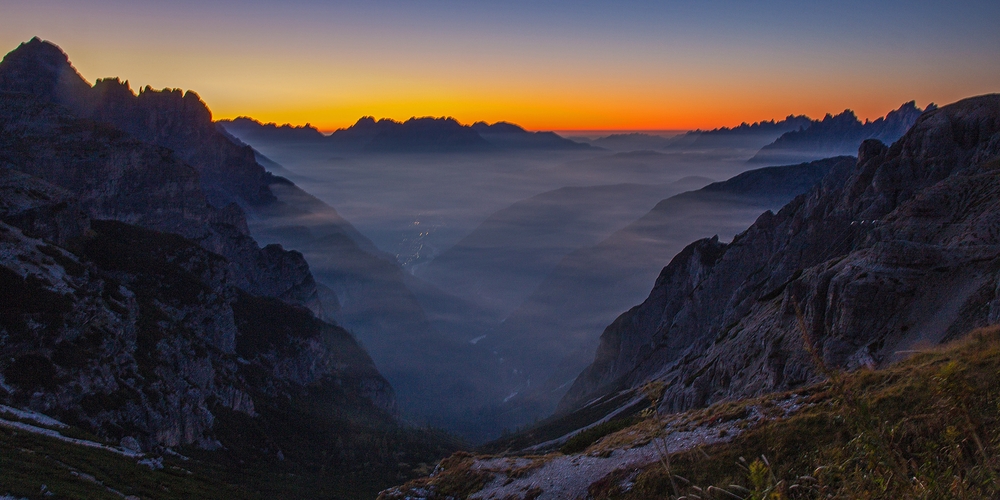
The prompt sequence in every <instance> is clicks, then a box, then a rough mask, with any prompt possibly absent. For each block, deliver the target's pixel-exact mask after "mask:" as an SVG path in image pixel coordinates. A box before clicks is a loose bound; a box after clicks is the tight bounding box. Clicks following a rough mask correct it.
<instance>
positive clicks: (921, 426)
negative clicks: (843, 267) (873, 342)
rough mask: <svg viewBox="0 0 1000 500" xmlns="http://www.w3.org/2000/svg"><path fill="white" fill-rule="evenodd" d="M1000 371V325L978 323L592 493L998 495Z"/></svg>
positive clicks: (838, 379)
mask: <svg viewBox="0 0 1000 500" xmlns="http://www.w3.org/2000/svg"><path fill="white" fill-rule="evenodd" d="M998 374H1000V328H998V327H992V328H988V329H980V330H977V331H975V332H973V333H972V334H971V335H969V336H968V337H967V338H966V339H965V340H962V341H960V342H958V343H955V344H951V345H948V346H945V347H942V348H939V349H936V350H933V351H929V352H923V353H920V354H917V355H915V356H913V357H912V358H910V359H909V360H907V361H905V362H902V363H899V364H897V365H894V366H892V367H889V368H887V369H884V370H877V371H868V370H865V371H859V372H856V373H852V374H848V375H842V374H837V373H830V375H831V379H830V381H828V382H825V383H823V384H821V385H819V386H817V387H815V388H814V390H815V392H814V393H813V396H812V398H811V399H812V402H813V405H812V406H811V407H809V408H807V409H805V410H803V411H801V412H799V413H796V414H795V415H794V416H792V417H790V418H788V419H783V420H776V421H771V422H768V423H766V424H764V425H761V426H759V427H755V428H753V429H750V430H748V431H747V432H746V433H743V434H741V435H739V436H738V437H736V438H735V439H734V440H733V441H732V442H730V443H726V444H720V445H716V446H710V447H704V448H702V449H699V450H697V451H696V452H690V453H686V454H683V455H681V456H676V457H671V460H670V471H669V472H670V473H669V474H668V471H667V467H666V466H665V465H664V464H657V465H656V466H653V467H649V468H647V469H646V470H645V471H643V472H642V473H641V474H640V475H639V476H638V477H637V478H636V480H635V483H634V486H632V488H631V489H630V490H629V491H627V492H626V491H623V489H624V488H621V487H620V485H618V484H616V482H615V481H613V480H605V481H601V482H599V483H596V484H594V485H593V486H592V488H591V493H592V494H593V496H594V497H595V498H597V499H612V498H615V499H619V498H620V499H643V498H671V497H676V496H683V495H691V494H695V495H699V496H701V497H702V498H732V496H731V495H730V494H729V493H732V494H735V495H736V496H737V497H739V498H829V497H833V498H997V497H998V496H1000V426H998V425H997V424H998V422H1000V399H998V396H1000V375H998ZM671 476H673V482H671ZM672 483H673V484H672ZM731 485H735V486H731ZM709 486H712V487H713V491H712V492H709V491H708V488H709ZM718 489H724V490H726V491H728V492H729V493H725V492H722V491H718ZM699 490H700V491H701V492H702V493H699Z"/></svg>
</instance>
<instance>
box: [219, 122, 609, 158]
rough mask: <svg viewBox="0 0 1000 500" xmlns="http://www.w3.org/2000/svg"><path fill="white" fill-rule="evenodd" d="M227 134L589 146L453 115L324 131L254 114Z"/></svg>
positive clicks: (473, 145)
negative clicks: (468, 121)
mask: <svg viewBox="0 0 1000 500" xmlns="http://www.w3.org/2000/svg"><path fill="white" fill-rule="evenodd" d="M219 124H220V125H221V126H222V127H224V128H225V129H226V131H227V132H229V133H230V134H233V135H234V136H236V137H238V138H240V140H243V141H246V142H248V143H251V144H256V143H259V142H274V141H280V142H298V143H311V144H313V145H318V146H321V147H323V148H324V149H327V150H329V151H331V152H334V153H340V154H367V153H484V152H502V151H517V150H525V149H528V150H567V149H588V148H590V146H588V145H587V144H581V143H578V142H574V141H571V140H569V139H564V138H562V137H559V136H558V135H556V134H555V133H552V132H528V131H527V130H524V129H523V128H521V127H519V126H517V125H514V124H511V123H506V122H497V123H494V124H492V125H491V124H488V123H486V122H476V123H474V124H472V125H462V124H460V123H458V121H456V120H455V119H454V118H429V117H423V118H416V117H414V118H410V119H409V120H406V121H403V122H398V121H395V120H391V119H388V118H382V119H379V120H376V119H375V118H372V117H370V116H366V117H363V118H361V119H359V120H358V121H357V123H355V124H354V125H351V126H350V127H348V128H343V129H339V130H336V131H334V132H333V133H332V134H329V135H324V134H322V133H320V131H319V130H317V129H316V128H315V127H312V126H311V125H308V124H307V125H305V126H299V127H293V126H291V125H280V126H279V125H276V124H274V123H267V124H263V123H260V122H258V121H256V120H254V119H252V118H247V117H240V118H236V119H234V120H222V121H220V122H219Z"/></svg>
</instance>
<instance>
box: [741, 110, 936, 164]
mask: <svg viewBox="0 0 1000 500" xmlns="http://www.w3.org/2000/svg"><path fill="white" fill-rule="evenodd" d="M934 108H935V105H934V104H930V105H928V106H927V110H928V111H930V110H933V109H934ZM922 112H923V110H921V109H920V108H918V107H917V105H916V103H915V102H913V101H910V102H908V103H905V104H903V105H902V106H900V107H899V109H896V110H894V111H890V112H889V114H887V115H885V116H884V117H880V118H877V119H875V120H874V121H869V120H865V121H864V123H862V122H861V121H860V120H858V117H857V116H856V115H855V114H854V112H853V111H851V110H849V109H846V110H844V112H843V113H840V114H838V115H830V114H828V115H826V116H825V117H824V118H823V119H822V120H813V121H812V122H811V123H809V124H808V126H806V127H802V128H800V129H798V130H791V131H788V132H786V133H784V134H782V135H781V136H780V137H778V138H777V139H775V140H774V142H772V143H770V144H767V145H766V146H764V147H762V148H761V149H760V151H758V152H757V154H755V155H754V156H753V158H751V159H750V161H751V162H752V163H763V164H768V165H773V164H775V163H784V162H792V161H810V160H816V159H819V158H826V157H828V156H836V155H847V154H854V152H855V151H856V150H857V149H858V146H859V145H860V144H861V142H862V141H864V140H866V139H876V140H879V141H882V142H884V143H886V144H892V143H893V142H895V141H896V139H899V138H900V137H902V136H903V134H904V133H906V131H907V130H909V128H910V126H911V125H913V123H914V122H915V121H916V120H917V117H919V116H920V113H922Z"/></svg>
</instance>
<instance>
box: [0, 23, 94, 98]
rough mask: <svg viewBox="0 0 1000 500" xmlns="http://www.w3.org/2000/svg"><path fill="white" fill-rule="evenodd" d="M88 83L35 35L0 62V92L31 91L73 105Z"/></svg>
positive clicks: (66, 59)
mask: <svg viewBox="0 0 1000 500" xmlns="http://www.w3.org/2000/svg"><path fill="white" fill-rule="evenodd" d="M88 90H90V85H89V84H87V82H86V80H84V79H83V77H82V76H80V74H79V73H77V71H76V69H75V68H73V66H72V65H71V64H70V62H69V57H68V56H67V55H66V53H65V52H63V51H62V49H60V48H59V47H57V46H55V45H53V44H52V43H50V42H46V41H43V40H41V39H39V38H38V37H35V38H32V39H31V40H29V41H27V42H24V43H22V44H21V45H18V47H17V48H16V49H14V50H13V51H12V52H10V53H9V54H7V55H6V56H5V57H4V58H3V61H2V62H0V91H2V92H21V93H27V94H34V95H37V96H39V97H41V98H43V99H47V100H51V101H55V102H59V103H62V104H68V105H74V104H77V103H79V102H80V101H82V100H83V99H84V98H85V95H86V93H87V91H88Z"/></svg>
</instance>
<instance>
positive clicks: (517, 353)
mask: <svg viewBox="0 0 1000 500" xmlns="http://www.w3.org/2000/svg"><path fill="white" fill-rule="evenodd" d="M852 161H853V158H850V157H845V158H834V159H830V160H824V161H819V162H813V163H806V164H801V165H790V166H782V167H769V168H763V169H758V170H752V171H749V172H745V173H743V174H740V175H738V176H735V177H733V178H732V179H729V180H727V181H723V182H717V183H713V184H709V185H708V186H706V187H704V188H701V189H698V190H694V191H689V192H685V193H681V194H678V195H675V196H672V197H669V198H667V199H664V200H662V201H660V202H659V203H657V204H656V206H655V207H653V209H652V210H650V211H649V212H648V213H646V214H645V215H643V216H642V217H640V218H639V219H638V220H636V221H634V222H632V223H631V224H628V225H627V226H625V227H624V228H622V229H620V230H618V231H616V232H615V233H613V234H611V235H610V236H608V237H607V238H605V239H604V240H602V241H600V242H598V243H597V244H594V245H588V246H584V247H582V248H579V249H577V250H574V251H572V252H570V253H569V254H567V255H565V256H564V257H563V258H562V259H560V261H559V262H558V264H557V265H556V266H555V267H554V268H552V269H551V270H550V271H549V272H548V273H547V275H546V276H545V277H544V279H541V280H540V283H538V285H537V286H536V287H535V288H534V289H533V290H532V291H531V292H530V295H528V296H527V298H526V299H525V300H524V301H523V302H522V303H521V304H520V305H519V306H518V307H517V308H516V309H515V310H513V311H512V312H511V313H510V314H509V315H508V316H507V317H506V318H505V321H504V322H503V323H502V325H500V326H499V327H498V328H497V329H496V331H494V332H491V333H490V334H489V335H487V336H486V337H484V338H483V339H482V340H480V341H479V344H481V345H482V346H483V347H484V348H487V349H489V350H491V351H495V352H497V353H498V355H500V356H501V357H502V358H503V359H504V360H505V364H506V366H507V367H508V368H510V369H511V370H512V371H509V372H508V374H507V379H506V381H507V383H508V384H509V389H508V390H509V397H508V400H507V401H505V404H504V406H503V411H504V414H505V415H506V417H507V419H508V420H507V423H508V425H509V426H511V427H514V426H518V425H524V424H525V423H528V422H531V421H532V420H533V419H537V418H541V417H544V416H545V415H548V414H550V413H551V412H552V411H553V410H554V409H555V407H556V404H557V402H558V401H559V399H560V398H561V397H562V396H563V394H565V393H566V391H567V390H568V389H569V387H570V385H571V384H572V381H573V379H574V377H576V376H577V375H578V374H579V373H580V371H581V370H583V369H584V368H585V367H586V366H587V364H588V363H590V362H591V361H592V359H593V353H594V351H595V349H596V348H597V345H598V338H599V335H600V332H601V331H602V330H603V329H604V327H605V326H607V325H608V324H609V323H610V322H611V321H613V320H614V318H615V317H617V316H618V315H619V314H620V312H621V311H622V310H624V309H626V308H628V307H629V305H630V304H635V303H636V302H638V301H641V300H642V299H643V298H644V297H645V296H646V295H648V289H649V287H650V286H651V284H652V282H653V281H654V280H655V277H656V275H657V273H658V271H659V270H660V269H661V268H662V266H663V264H664V263H665V262H667V260H666V258H665V256H669V255H674V254H676V253H677V252H679V251H680V250H681V249H682V248H683V247H684V245H685V244H686V243H687V242H689V241H691V240H692V239H697V238H699V237H705V236H712V235H719V236H721V237H722V238H725V239H729V238H732V237H733V235H735V234H737V233H739V232H741V231H743V230H744V229H746V228H747V227H748V226H749V225H750V224H752V223H753V221H754V220H755V219H756V218H757V217H758V216H759V215H760V214H761V213H762V212H764V211H767V210H774V209H777V208H779V207H781V206H782V205H784V204H785V203H787V202H788V201H789V200H791V199H793V198H794V197H795V196H797V195H799V194H801V193H804V192H806V191H808V190H809V189H810V188H811V187H812V186H813V185H815V184H816V183H817V182H818V181H819V180H820V179H821V178H822V177H823V176H824V175H825V174H826V173H827V172H828V171H829V170H830V169H832V168H836V167H837V165H840V164H843V163H851V162H852ZM525 346H530V349H528V348H525Z"/></svg>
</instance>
